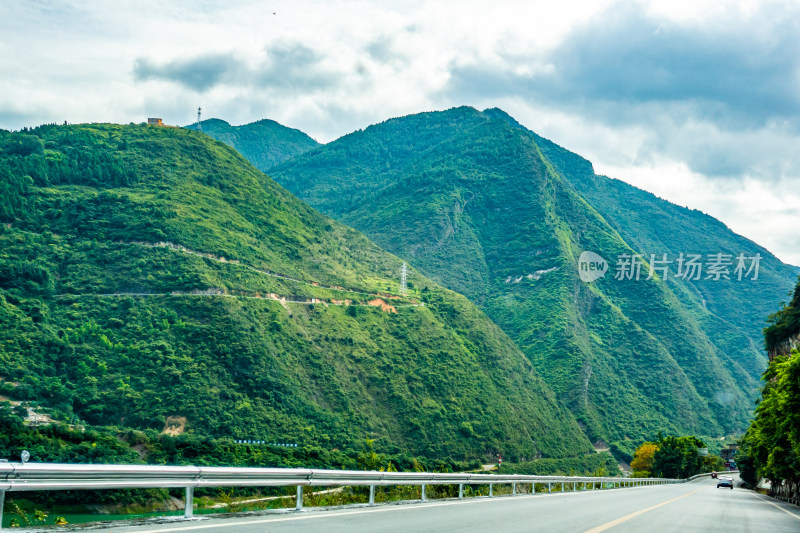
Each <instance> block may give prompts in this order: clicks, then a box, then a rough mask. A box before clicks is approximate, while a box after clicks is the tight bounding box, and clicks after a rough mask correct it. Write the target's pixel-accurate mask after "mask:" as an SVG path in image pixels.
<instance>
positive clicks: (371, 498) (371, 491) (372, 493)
mask: <svg viewBox="0 0 800 533" xmlns="http://www.w3.org/2000/svg"><path fill="white" fill-rule="evenodd" d="M369 504H370V505H375V485H370V486H369Z"/></svg>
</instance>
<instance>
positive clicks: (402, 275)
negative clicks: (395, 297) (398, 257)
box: [400, 263, 408, 296]
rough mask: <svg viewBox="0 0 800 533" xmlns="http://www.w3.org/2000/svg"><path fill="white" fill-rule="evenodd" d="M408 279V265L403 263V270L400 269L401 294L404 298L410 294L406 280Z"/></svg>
mask: <svg viewBox="0 0 800 533" xmlns="http://www.w3.org/2000/svg"><path fill="white" fill-rule="evenodd" d="M407 279H408V268H407V267H406V264H405V263H403V266H402V268H400V294H402V295H403V296H405V295H407V294H408V289H407V287H406V280H407Z"/></svg>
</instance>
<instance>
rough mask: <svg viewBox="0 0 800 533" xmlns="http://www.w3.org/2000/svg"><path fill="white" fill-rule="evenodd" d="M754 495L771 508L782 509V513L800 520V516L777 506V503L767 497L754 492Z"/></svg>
mask: <svg viewBox="0 0 800 533" xmlns="http://www.w3.org/2000/svg"><path fill="white" fill-rule="evenodd" d="M753 494H755V495H756V496H757V497H758V499H759V500H763V501H765V502H767V503H768V504H770V505H771V506H773V507H776V508H778V509H780V510H781V511H783V512H784V513H786V514H788V515H789V516H791V517H792V518H796V519H798V520H800V515H798V514H795V513H793V512H791V511H788V510H786V509H784V508H783V507H781V506H780V505H778V504H776V503H775V502H772V501H770V500H768V499H767V498H766V497H765V496H762V495H761V494H759V493H757V492H754V493H753Z"/></svg>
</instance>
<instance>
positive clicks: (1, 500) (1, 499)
mask: <svg viewBox="0 0 800 533" xmlns="http://www.w3.org/2000/svg"><path fill="white" fill-rule="evenodd" d="M5 503H6V491H4V490H0V530H1V529H3V505H4V504H5Z"/></svg>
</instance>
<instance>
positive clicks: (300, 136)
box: [186, 118, 319, 169]
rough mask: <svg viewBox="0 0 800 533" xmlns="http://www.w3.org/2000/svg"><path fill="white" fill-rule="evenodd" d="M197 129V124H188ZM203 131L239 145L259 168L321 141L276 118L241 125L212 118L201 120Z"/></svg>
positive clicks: (276, 162)
mask: <svg viewBox="0 0 800 533" xmlns="http://www.w3.org/2000/svg"><path fill="white" fill-rule="evenodd" d="M186 128H188V129H194V130H196V129H197V124H196V123H195V124H190V125H188V126H186ZM200 128H201V129H202V131H203V133H205V134H206V135H209V136H211V137H213V138H214V139H216V140H218V141H222V142H224V143H225V144H227V145H228V146H232V147H233V148H236V149H237V150H238V151H239V152H241V153H243V154H245V153H246V154H248V156H247V157H248V159H249V161H250V162H251V163H253V165H255V166H256V167H257V168H260V169H265V168H271V167H274V166H275V165H279V164H280V163H283V162H284V161H286V160H287V159H291V158H292V157H294V156H297V155H300V154H302V153H304V152H307V151H309V150H311V149H313V148H316V147H318V146H319V143H318V142H317V141H315V140H314V139H312V138H311V137H309V136H308V135H306V134H305V133H303V132H302V131H300V130H296V129H292V128H287V127H286V126H282V125H281V124H278V123H277V122H275V121H274V120H267V119H264V120H259V121H258V122H252V123H250V124H244V125H242V126H231V125H230V124H228V123H227V122H225V121H224V120H220V119H218V118H212V119H208V120H204V121H202V122H200Z"/></svg>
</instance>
